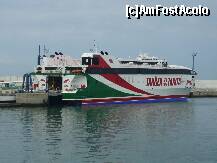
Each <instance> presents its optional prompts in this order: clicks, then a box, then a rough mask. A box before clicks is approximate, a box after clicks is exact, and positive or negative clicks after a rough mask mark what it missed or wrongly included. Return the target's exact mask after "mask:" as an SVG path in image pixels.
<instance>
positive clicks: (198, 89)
mask: <svg viewBox="0 0 217 163" xmlns="http://www.w3.org/2000/svg"><path fill="white" fill-rule="evenodd" d="M192 96H193V97H217V80H196V81H195V88H194V89H193V95H192Z"/></svg>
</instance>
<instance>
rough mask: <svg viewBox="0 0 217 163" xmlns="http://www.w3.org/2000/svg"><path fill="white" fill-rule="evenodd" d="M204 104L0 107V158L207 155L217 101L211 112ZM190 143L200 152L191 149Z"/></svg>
mask: <svg viewBox="0 0 217 163" xmlns="http://www.w3.org/2000/svg"><path fill="white" fill-rule="evenodd" d="M208 103H210V102H201V100H200V101H193V102H191V101H190V102H188V103H181V102H180V103H160V104H144V105H118V106H100V107H94V108H93V107H89V108H74V107H63V108H41V107H39V108H18V109H11V110H10V109H5V110H2V109H0V122H1V123H0V131H1V134H0V143H1V145H2V147H4V148H0V156H1V157H0V162H144V160H147V162H161V160H164V161H165V162H174V160H176V159H177V158H179V157H180V158H181V159H180V160H179V162H186V159H192V157H193V156H197V157H200V158H201V157H202V154H205V155H206V156H208V154H207V153H204V148H202V147H206V150H207V151H209V152H208V153H213V152H215V147H216V146H215V144H216V143H214V141H215V137H214V136H213V135H216V134H217V133H216V131H217V130H216V126H217V125H214V124H216V115H217V112H216V109H215V108H216V101H214V105H211V107H209V108H211V110H208V111H207V110H204V109H201V107H202V108H204V107H205V106H207V104H208ZM201 104H203V105H201ZM205 104H206V105H205ZM204 117H205V118H204ZM206 117H208V118H207V119H206ZM207 122H208V123H209V125H208V126H209V127H207ZM210 124H213V125H210ZM198 133H202V134H198ZM204 138H205V139H206V140H205V139H204ZM207 138H209V141H211V143H212V144H209V141H207ZM201 142H202V143H203V144H202V145H201ZM14 146H15V147H16V148H11V147H14ZM195 146H197V147H198V150H197V151H198V153H200V154H201V153H202V154H201V155H199V154H197V153H195V152H194V151H195ZM174 147H175V148H174ZM176 147H177V148H176ZM209 149H210V150H209ZM211 150H212V151H211ZM8 153H11V154H12V155H13V157H9V156H7V154H8ZM189 153H194V154H193V155H189ZM171 155H172V156H173V158H171ZM167 160H168V161H167ZM171 160H172V161H171Z"/></svg>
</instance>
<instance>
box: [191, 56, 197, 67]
mask: <svg viewBox="0 0 217 163" xmlns="http://www.w3.org/2000/svg"><path fill="white" fill-rule="evenodd" d="M196 56H197V52H194V53H193V54H192V57H193V65H192V70H194V60H195V59H194V58H195V57H196Z"/></svg>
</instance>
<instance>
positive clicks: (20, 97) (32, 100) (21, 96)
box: [16, 93, 48, 105]
mask: <svg viewBox="0 0 217 163" xmlns="http://www.w3.org/2000/svg"><path fill="white" fill-rule="evenodd" d="M16 103H17V104H26V105H47V103H48V93H17V94H16Z"/></svg>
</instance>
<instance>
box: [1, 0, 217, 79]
mask: <svg viewBox="0 0 217 163" xmlns="http://www.w3.org/2000/svg"><path fill="white" fill-rule="evenodd" d="M150 2H151V3H149V1H147V0H146V1H132V0H131V1H123V0H119V1H118V0H108V1H102V0H79V1H75V0H37V1H36V0H10V1H9V0H0V56H1V58H0V75H7V74H10V75H14V74H19V75H22V74H23V73H26V72H31V71H32V70H33V68H34V66H35V65H36V63H37V55H38V45H39V44H46V46H47V48H49V49H50V51H51V52H54V51H61V52H63V53H64V54H68V55H71V56H72V57H75V58H78V57H80V55H81V53H83V52H88V51H89V49H91V48H92V47H93V40H96V41H97V44H98V46H99V49H100V50H101V49H102V50H105V51H108V52H109V53H112V55H115V56H119V57H122V58H123V57H129V56H131V58H132V57H136V56H137V55H138V53H141V52H143V53H149V54H150V55H154V56H159V57H160V58H165V59H167V60H168V61H169V63H170V64H178V65H184V66H188V67H191V66H192V56H191V55H192V53H193V52H194V51H197V52H198V56H197V57H196V70H197V71H198V73H199V78H201V79H217V12H216V9H217V1H216V0H209V1H204V0H203V1H202V0H197V1H189V0H185V1H180V0H179V1H177V0H173V1H171V0H168V1H163V2H162V1H156V0H151V1H150ZM126 4H131V5H135V4H144V5H147V6H154V5H157V4H161V5H165V6H168V7H170V6H174V5H176V4H177V5H181V4H184V5H187V6H198V5H203V6H207V7H208V8H209V9H210V10H211V16H209V17H178V16H176V17H165V16H160V17H142V18H141V19H140V20H137V19H131V20H128V19H127V18H126V17H125V6H126Z"/></svg>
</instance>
